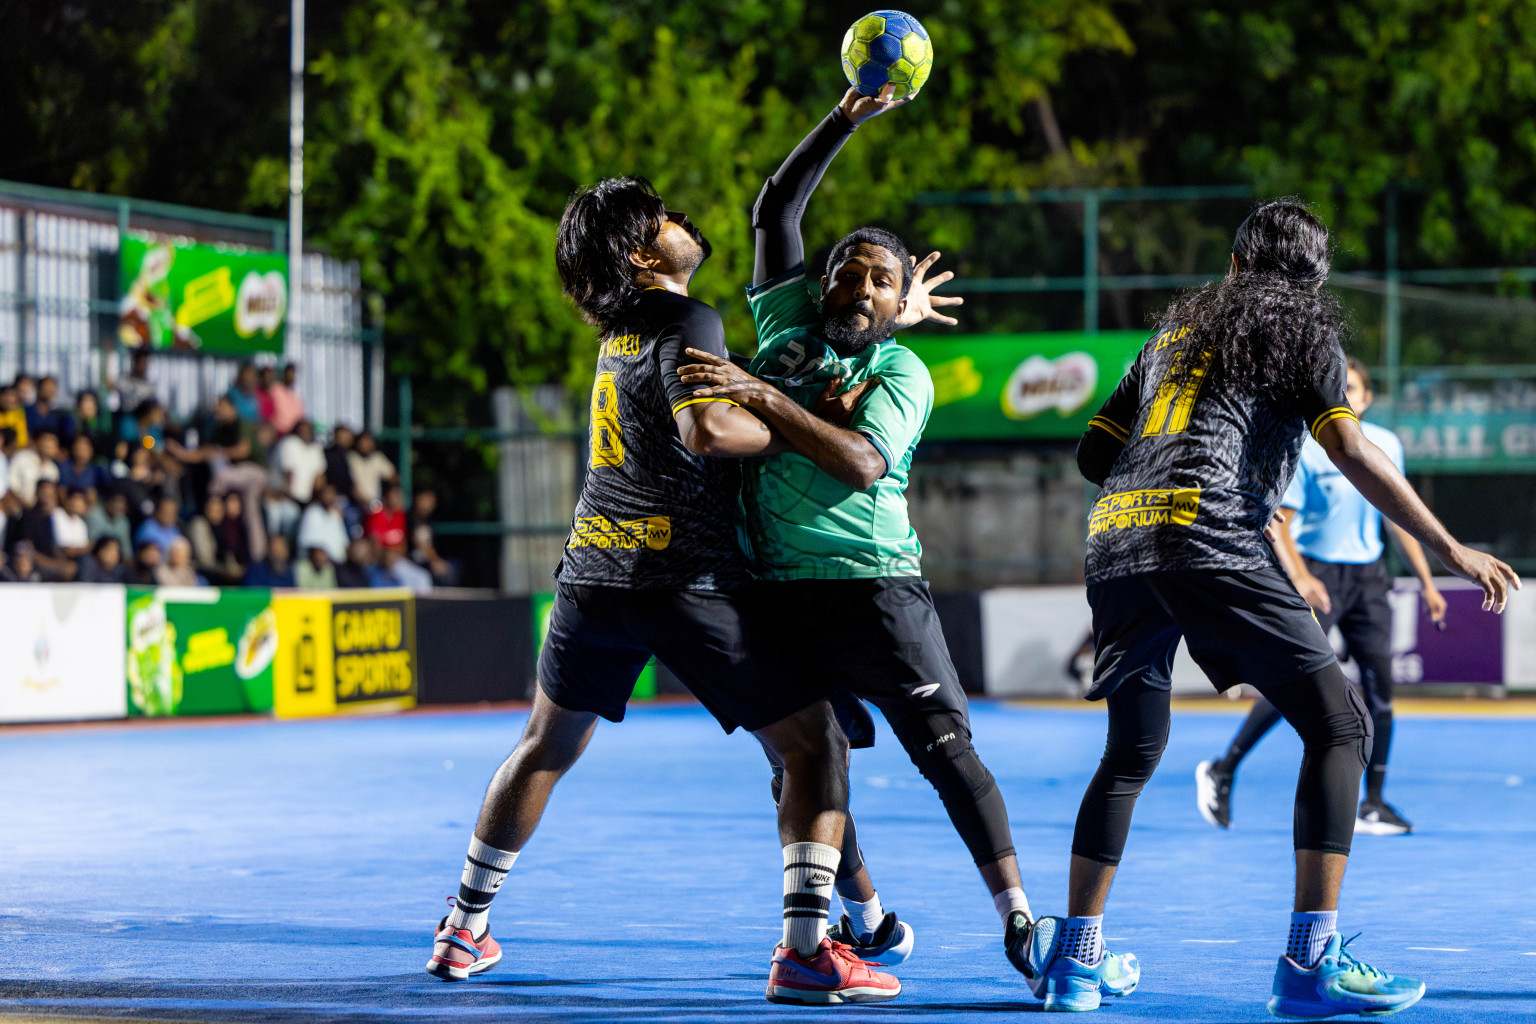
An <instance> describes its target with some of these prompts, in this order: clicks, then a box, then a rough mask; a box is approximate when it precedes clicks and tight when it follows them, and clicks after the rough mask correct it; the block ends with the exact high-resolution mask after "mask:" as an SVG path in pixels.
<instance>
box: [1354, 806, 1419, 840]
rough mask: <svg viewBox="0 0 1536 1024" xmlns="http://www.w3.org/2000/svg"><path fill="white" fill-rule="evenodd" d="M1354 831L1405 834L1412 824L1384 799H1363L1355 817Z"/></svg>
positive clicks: (1393, 834)
mask: <svg viewBox="0 0 1536 1024" xmlns="http://www.w3.org/2000/svg"><path fill="white" fill-rule="evenodd" d="M1355 831H1356V832H1363V833H1364V834H1366V835H1368V836H1406V835H1408V834H1409V833H1410V832H1412V831H1413V825H1412V824H1411V823H1410V822H1409V821H1408V820H1407V819H1405V818H1404V817H1403V816H1402V815H1401V814H1398V813H1397V808H1395V807H1393V806H1392V805H1391V804H1389V803H1387V802H1386V801H1385V800H1365V801H1362V802H1361V804H1360V813H1359V814H1358V815H1357V816H1356V817H1355Z"/></svg>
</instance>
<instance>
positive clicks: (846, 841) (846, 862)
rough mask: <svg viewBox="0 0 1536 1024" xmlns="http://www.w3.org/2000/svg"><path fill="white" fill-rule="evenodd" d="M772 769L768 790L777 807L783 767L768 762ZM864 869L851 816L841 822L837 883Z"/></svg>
mask: <svg viewBox="0 0 1536 1024" xmlns="http://www.w3.org/2000/svg"><path fill="white" fill-rule="evenodd" d="M768 764H769V766H770V767H771V768H772V769H773V781H772V782H770V783H769V788H771V789H772V790H773V803H774V806H778V803H779V798H780V797H781V796H783V795H784V767H783V765H777V764H774V763H773V762H772V761H769V762H768ZM863 867H864V851H863V850H860V849H859V830H858V829H857V828H856V827H854V824H853V815H852V813H850V814H849V815H848V819H847V820H846V821H845V822H843V848H842V850H841V851H840V856H839V860H838V862H837V880H838V881H839V882H841V881H844V880H846V879H849V878H852V877H853V876H854V875H856V874H858V873H859V871H860V870H862V869H863Z"/></svg>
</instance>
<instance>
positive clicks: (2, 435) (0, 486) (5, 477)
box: [0, 427, 16, 498]
mask: <svg viewBox="0 0 1536 1024" xmlns="http://www.w3.org/2000/svg"><path fill="white" fill-rule="evenodd" d="M15 454H16V431H14V430H12V429H11V428H10V427H0V498H3V497H4V496H5V495H6V494H7V493H9V492H10V489H11V456H12V455H15Z"/></svg>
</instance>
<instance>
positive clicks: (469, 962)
mask: <svg viewBox="0 0 1536 1024" xmlns="http://www.w3.org/2000/svg"><path fill="white" fill-rule="evenodd" d="M499 963H501V947H500V946H499V945H497V943H496V940H495V939H493V938H491V930H490V929H489V928H487V929H486V930H485V934H484V935H482V936H480V937H479V938H478V939H477V938H475V937H474V935H473V934H471V933H470V930H469V929H468V928H449V927H448V919H447V918H446V917H445V918H443V919H442V920H441V921H439V922H438V925H437V937H436V940H435V941H434V942H433V943H432V959H431V960H428V961H427V973H428V974H430V975H432V976H433V977H434V978H441V979H443V980H444V981H463V980H464V979H466V978H468V977H469V976H470V975H471V974H479V973H480V972H481V971H488V970H490V969H491V968H492V967H495V966H496V965H497V964H499Z"/></svg>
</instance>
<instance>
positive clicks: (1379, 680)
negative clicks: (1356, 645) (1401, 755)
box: [1355, 654, 1392, 772]
mask: <svg viewBox="0 0 1536 1024" xmlns="http://www.w3.org/2000/svg"><path fill="white" fill-rule="evenodd" d="M1355 660H1356V661H1357V662H1358V663H1359V665H1360V689H1361V690H1363V691H1364V692H1365V705H1366V707H1367V709H1369V710H1370V713H1371V724H1372V726H1373V727H1374V733H1375V735H1374V736H1373V737H1372V739H1371V760H1370V766H1371V768H1372V769H1374V770H1376V771H1379V772H1384V771H1386V768H1387V755H1388V754H1390V753H1391V752H1392V657H1391V655H1386V654H1378V655H1371V656H1367V657H1359V658H1356V659H1355Z"/></svg>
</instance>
